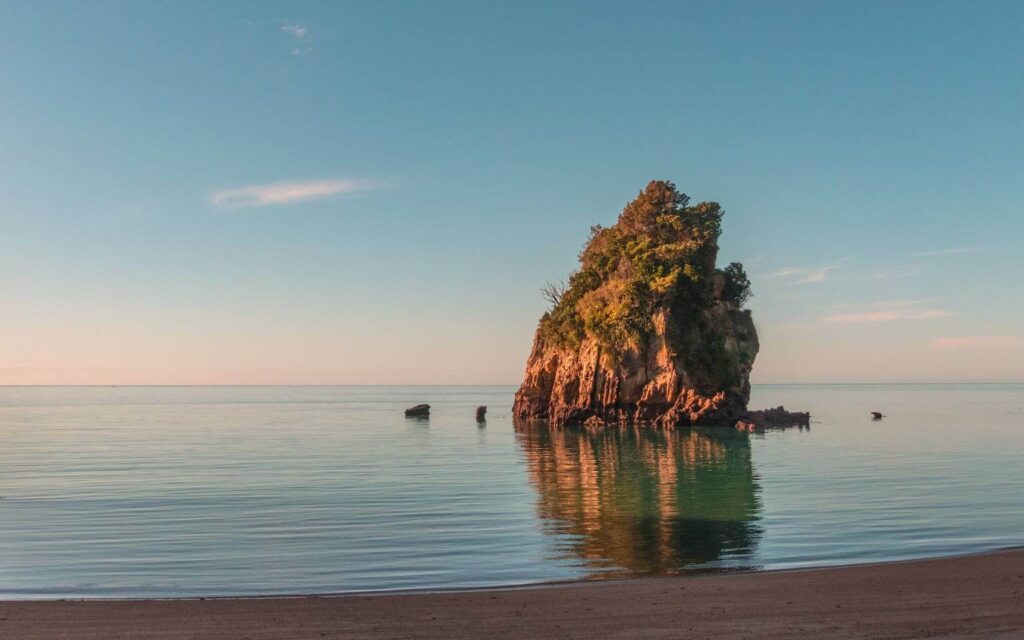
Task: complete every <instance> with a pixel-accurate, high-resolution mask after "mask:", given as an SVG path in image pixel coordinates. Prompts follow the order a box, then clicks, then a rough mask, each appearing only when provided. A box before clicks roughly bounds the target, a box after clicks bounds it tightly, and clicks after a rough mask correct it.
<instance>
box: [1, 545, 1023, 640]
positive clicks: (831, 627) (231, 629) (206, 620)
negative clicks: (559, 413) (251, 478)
mask: <svg viewBox="0 0 1024 640" xmlns="http://www.w3.org/2000/svg"><path fill="white" fill-rule="evenodd" d="M0 637H2V638H4V639H5V640H21V639H27V638H33V639H35V638H38V639H46V640H57V639H60V638H82V639H95V640H101V639H102V640H114V639H118V638H126V639H127V638H145V639H148V638H160V639H178V638H181V639H185V638H189V639H195V638H211V639H213V638H216V639H219V640H232V639H238V640H241V639H243V638H246V639H262V638H266V639H271V638H273V639H275V640H288V639H293V638H294V639H298V638H303V639H306V638H335V639H340V638H759V639H765V638H768V639H770V638H793V637H806V638H833V637H838V638H924V637H927V638H966V637H985V638H1021V637H1024V550H1012V551H1004V552H997V553H989V554H982V555H974V556H965V557H957V558H945V559H934V560H922V561H915V562H902V563H889V564H876V565H863V566H853V567H838V568H829V569H817V570H805V571H768V572H750V573H736V574H718V575H702V576H694V577H677V578H653V579H642V580H616V581H606V582H583V583H573V584H563V585H556V586H544V587H536V588H523V589H495V590H481V591H466V592H451V593H417V594H402V595H365V596H321V597H292V598H249V599H207V600H107V601H30V602H2V603H0Z"/></svg>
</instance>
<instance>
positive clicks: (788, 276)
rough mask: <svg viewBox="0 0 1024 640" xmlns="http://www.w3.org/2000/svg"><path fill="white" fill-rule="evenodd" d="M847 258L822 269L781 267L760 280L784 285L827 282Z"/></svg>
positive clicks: (764, 275)
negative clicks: (776, 281)
mask: <svg viewBox="0 0 1024 640" xmlns="http://www.w3.org/2000/svg"><path fill="white" fill-rule="evenodd" d="M848 259H849V258H843V259H842V260H839V261H837V262H835V263H833V264H829V265H825V266H822V267H783V268H781V269H778V270H777V271H772V272H770V273H766V274H763V275H762V276H761V277H762V278H767V279H770V280H778V281H780V282H783V283H785V284H817V283H820V282H825V281H826V280H828V279H829V278H830V277H831V276H832V274H833V273H835V271H836V269H838V268H839V266H840V265H842V264H843V263H844V262H846V261H847V260H848Z"/></svg>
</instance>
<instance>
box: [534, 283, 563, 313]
mask: <svg viewBox="0 0 1024 640" xmlns="http://www.w3.org/2000/svg"><path fill="white" fill-rule="evenodd" d="M566 290H568V286H566V284H565V281H564V280H559V281H558V282H549V283H547V284H546V285H544V286H543V287H541V290H540V292H541V295H543V296H544V299H545V300H547V301H548V304H550V305H551V309H552V310H554V308H555V307H557V306H558V304H559V303H560V302H561V301H562V297H563V296H565V292H566Z"/></svg>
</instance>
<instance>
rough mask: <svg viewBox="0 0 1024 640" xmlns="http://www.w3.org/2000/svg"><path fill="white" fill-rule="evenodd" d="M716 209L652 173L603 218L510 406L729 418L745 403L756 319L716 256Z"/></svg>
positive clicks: (607, 415) (692, 421) (599, 418)
mask: <svg viewBox="0 0 1024 640" xmlns="http://www.w3.org/2000/svg"><path fill="white" fill-rule="evenodd" d="M721 218H722V210H721V208H720V207H719V205H718V204H716V203H714V202H703V203H700V204H697V205H695V206H690V205H689V198H688V197H687V196H686V195H684V194H682V193H679V192H678V191H677V190H676V188H675V185H673V184H672V183H671V182H662V181H654V182H651V183H650V184H648V185H647V187H646V188H645V189H644V190H643V191H642V192H641V193H640V195H639V196H638V197H637V198H636V200H634V201H633V202H630V203H629V204H628V205H626V208H625V209H624V210H623V212H622V214H621V215H620V216H619V219H618V221H617V222H616V223H615V225H614V226H611V227H608V228H602V227H594V229H593V230H592V235H591V239H590V241H589V242H588V243H587V245H586V247H585V248H584V249H583V252H582V253H581V254H580V268H579V270H578V271H576V272H575V273H573V274H572V276H571V277H570V279H569V282H568V284H567V285H566V286H558V285H554V286H549V287H548V288H547V289H545V296H546V297H547V298H548V299H549V301H550V302H551V303H552V308H551V310H550V311H548V312H547V313H545V314H544V316H543V317H542V318H541V320H540V324H539V326H538V328H537V332H536V336H535V337H534V341H533V349H532V350H531V352H530V356H529V359H528V360H527V362H526V376H525V379H524V381H523V384H522V386H521V387H520V388H519V391H518V392H517V393H516V398H515V405H514V407H513V410H512V413H513V416H514V417H516V418H519V419H542V420H549V421H550V422H551V423H553V424H556V425H562V424H577V425H586V426H588V427H594V426H600V425H604V424H609V423H617V422H632V423H648V424H652V423H653V424H658V425H661V426H665V427H670V426H676V425H684V426H685V425H724V426H732V425H734V424H735V423H736V421H737V420H738V419H741V418H743V417H745V416H746V415H747V401H748V400H749V399H750V381H749V378H750V370H751V367H752V366H753V364H754V358H755V356H756V355H757V352H758V348H759V345H758V340H757V331H756V329H755V328H754V321H753V318H752V317H751V314H750V311H749V310H746V309H744V308H743V305H744V304H745V302H746V300H747V298H748V297H749V296H750V289H749V284H750V283H749V281H748V280H747V277H746V274H745V273H744V272H743V267H742V265H740V264H738V263H733V264H730V265H729V266H728V267H726V268H725V269H719V268H716V266H715V260H716V258H717V254H718V236H719V233H720V231H721Z"/></svg>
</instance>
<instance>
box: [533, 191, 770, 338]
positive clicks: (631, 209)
mask: <svg viewBox="0 0 1024 640" xmlns="http://www.w3.org/2000/svg"><path fill="white" fill-rule="evenodd" d="M723 213H724V212H723V211H722V209H721V207H720V206H719V205H718V203H715V202H702V203H699V204H696V205H693V206H691V205H690V199H689V197H688V196H686V195H685V194H683V193H680V192H679V191H678V190H677V189H676V187H675V185H674V184H673V183H671V182H667V181H660V180H656V181H652V182H650V183H649V184H648V185H647V187H646V188H644V190H643V191H641V192H640V194H639V195H638V196H637V198H636V199H635V200H633V201H632V202H630V203H629V204H627V205H626V208H625V209H624V210H623V211H622V214H621V215H620V216H619V219H618V221H617V222H616V223H615V224H614V225H613V226H611V227H601V226H595V227H593V228H592V229H591V234H590V239H589V240H588V241H587V243H586V245H585V246H584V248H583V251H582V252H580V268H579V269H578V270H577V271H576V272H574V273H573V274H572V276H570V278H569V281H568V283H567V284H565V285H549V286H548V287H546V288H545V290H544V293H545V297H546V298H547V299H548V300H549V301H550V302H551V303H552V307H551V309H550V310H549V311H548V312H547V313H545V314H544V316H543V317H542V318H541V323H540V331H541V335H542V337H543V338H544V340H545V341H547V342H548V343H549V344H555V345H561V346H565V347H570V348H575V347H577V346H579V344H580V343H581V342H582V341H583V340H584V339H585V338H586V337H588V336H589V337H593V338H595V339H597V340H598V341H599V342H600V343H601V345H602V346H603V347H606V348H607V349H608V351H609V353H616V352H617V351H619V350H621V349H622V348H623V347H625V346H627V345H640V344H642V343H643V341H644V340H645V339H646V337H647V336H648V335H650V333H651V331H652V329H653V327H652V318H653V314H654V312H655V310H657V309H659V308H668V309H671V310H672V313H673V315H674V316H675V317H676V319H677V320H678V321H682V323H683V325H684V326H685V325H688V324H690V325H694V329H698V326H697V325H699V324H700V318H699V316H700V312H701V310H702V309H706V308H707V307H708V306H709V305H711V304H714V303H715V302H716V300H720V301H721V302H722V303H724V304H727V305H730V306H732V307H733V308H736V309H739V308H741V307H742V306H743V305H744V304H745V303H746V301H747V300H748V299H749V298H750V295H751V294H750V281H749V280H748V279H747V276H746V273H745V272H744V271H743V266H742V265H740V264H739V263H736V262H734V263H732V264H730V265H729V266H728V267H726V269H724V270H718V269H716V268H715V258H716V256H717V253H718V236H719V235H720V234H721V231H722V214H723ZM716 279H718V280H719V291H718V292H716V287H715V280H716ZM723 284H724V286H723ZM716 296H718V297H717V298H716ZM679 338H680V340H681V341H682V342H685V338H684V337H682V336H680V337H679ZM673 342H675V340H673ZM709 346H711V345H705V349H707V348H708V347H709ZM717 346H719V345H714V346H711V347H712V348H711V351H715V349H714V347H717ZM704 355H705V356H707V357H710V356H711V355H714V354H709V352H708V351H705V353H704Z"/></svg>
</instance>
